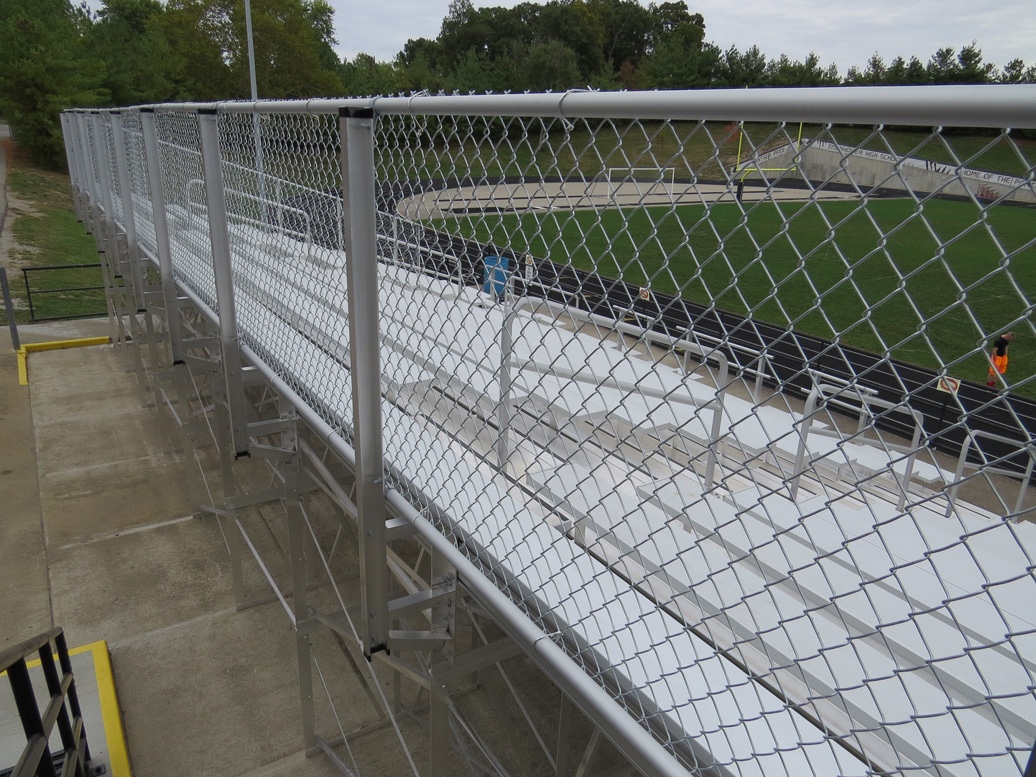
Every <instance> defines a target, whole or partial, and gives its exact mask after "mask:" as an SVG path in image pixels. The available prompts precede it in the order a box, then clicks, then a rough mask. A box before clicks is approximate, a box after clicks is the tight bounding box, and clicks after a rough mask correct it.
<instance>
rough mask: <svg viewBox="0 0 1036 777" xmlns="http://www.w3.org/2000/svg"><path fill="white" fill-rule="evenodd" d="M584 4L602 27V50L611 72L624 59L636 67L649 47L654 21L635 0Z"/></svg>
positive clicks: (613, 0)
mask: <svg viewBox="0 0 1036 777" xmlns="http://www.w3.org/2000/svg"><path fill="white" fill-rule="evenodd" d="M587 7H588V8H589V10H590V12H591V13H592V14H593V15H594V16H595V17H596V18H597V19H598V20H599V22H600V25H601V28H602V30H603V37H602V44H603V49H602V53H603V54H604V60H605V63H606V64H607V65H608V66H609V67H610V68H611V71H612V72H613V73H615V72H618V71H619V70H620V68H622V64H623V63H624V62H629V63H630V64H631V65H633V66H634V67H636V66H637V65H639V64H640V61H641V59H643V57H644V55H645V54H647V52H648V49H649V48H650V47H651V42H652V37H651V36H652V31H653V28H654V20H653V19H652V16H651V11H649V10H648V9H647V8H645V7H644V6H642V5H640V4H639V3H637V2H635V0H588V2H587Z"/></svg>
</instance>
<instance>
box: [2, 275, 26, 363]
mask: <svg viewBox="0 0 1036 777" xmlns="http://www.w3.org/2000/svg"><path fill="white" fill-rule="evenodd" d="M0 286H2V287H3V292H4V310H5V311H7V326H8V327H10V329H11V345H12V346H13V347H14V350H16V351H17V350H18V349H19V348H21V347H22V344H21V342H19V340H18V322H17V321H15V320H14V303H13V302H12V301H11V285H10V284H9V283H8V282H7V268H6V267H0Z"/></svg>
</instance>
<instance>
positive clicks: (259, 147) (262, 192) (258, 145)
mask: <svg viewBox="0 0 1036 777" xmlns="http://www.w3.org/2000/svg"><path fill="white" fill-rule="evenodd" d="M245 37H246V38H247V40H248V81H249V86H251V89H252V102H253V103H254V102H257V101H258V100H259V87H258V85H257V83H256V79H255V40H254V38H253V37H252V2H251V0H245ZM252 134H253V136H254V142H255V172H256V179H257V181H258V184H259V208H260V209H261V211H262V214H263V223H264V224H266V223H267V222H268V212H267V208H266V180H265V173H264V172H263V142H262V137H261V135H260V134H259V114H258V113H253V114H252Z"/></svg>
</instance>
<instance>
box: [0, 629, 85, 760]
mask: <svg viewBox="0 0 1036 777" xmlns="http://www.w3.org/2000/svg"><path fill="white" fill-rule="evenodd" d="M55 654H56V656H55ZM37 657H38V659H39V661H40V665H41V667H42V669H43V676H44V678H45V679H46V683H47V688H46V691H47V693H48V694H49V697H50V701H49V702H48V703H47V705H46V707H45V708H44V709H43V710H42V711H41V710H40V707H39V703H38V702H37V700H36V689H35V688H34V687H33V683H32V677H31V676H30V674H29V662H30V661H32V660H34V658H37ZM55 657H56V659H57V660H56V661H55ZM0 672H7V679H8V681H9V682H10V684H11V692H12V695H13V696H14V702H15V706H16V707H17V709H18V717H19V718H20V719H21V722H22V729H23V730H24V732H25V748H24V749H23V750H22V753H21V756H20V757H19V758H18V761H17V762H16V763H15V766H14V768H13V769H10V771H8V770H6V769H5V770H3V771H4V773H8V774H10V775H11V777H30V775H41V777H57V774H58V770H59V769H60V773H61V775H62V777H64V776H65V775H75V777H87V775H88V774H90V772H89V771H88V767H87V764H88V763H89V761H90V749H89V747H88V746H87V742H86V730H85V729H84V727H83V714H82V710H81V709H80V707H79V696H78V694H77V693H76V683H75V678H74V677H73V675H72V661H71V659H69V656H68V645H67V644H66V643H65V633H64V631H63V630H62V629H60V628H54V629H51V630H50V631H46V632H44V633H42V634H39V635H37V636H35V637H33V638H32V639H28V640H26V641H25V642H22V643H21V644H19V645H13V646H11V647H9V648H7V649H6V650H4V651H3V652H2V653H0ZM55 724H57V727H58V732H59V734H60V736H61V750H60V751H59V752H57V753H52V752H51V748H50V738H51V733H52V732H53V730H54V726H55Z"/></svg>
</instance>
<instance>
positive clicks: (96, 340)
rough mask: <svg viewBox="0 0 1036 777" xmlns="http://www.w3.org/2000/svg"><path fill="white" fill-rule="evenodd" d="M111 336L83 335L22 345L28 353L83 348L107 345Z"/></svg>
mask: <svg viewBox="0 0 1036 777" xmlns="http://www.w3.org/2000/svg"><path fill="white" fill-rule="evenodd" d="M110 342H111V338H110V337H82V338H80V339H78V340H51V341H50V342H49V343H26V344H25V345H23V346H22V347H23V348H24V349H25V351H26V352H27V353H34V352H35V351H57V350H59V349H61V348H82V347H84V346H88V345H107V344H108V343H110Z"/></svg>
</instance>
